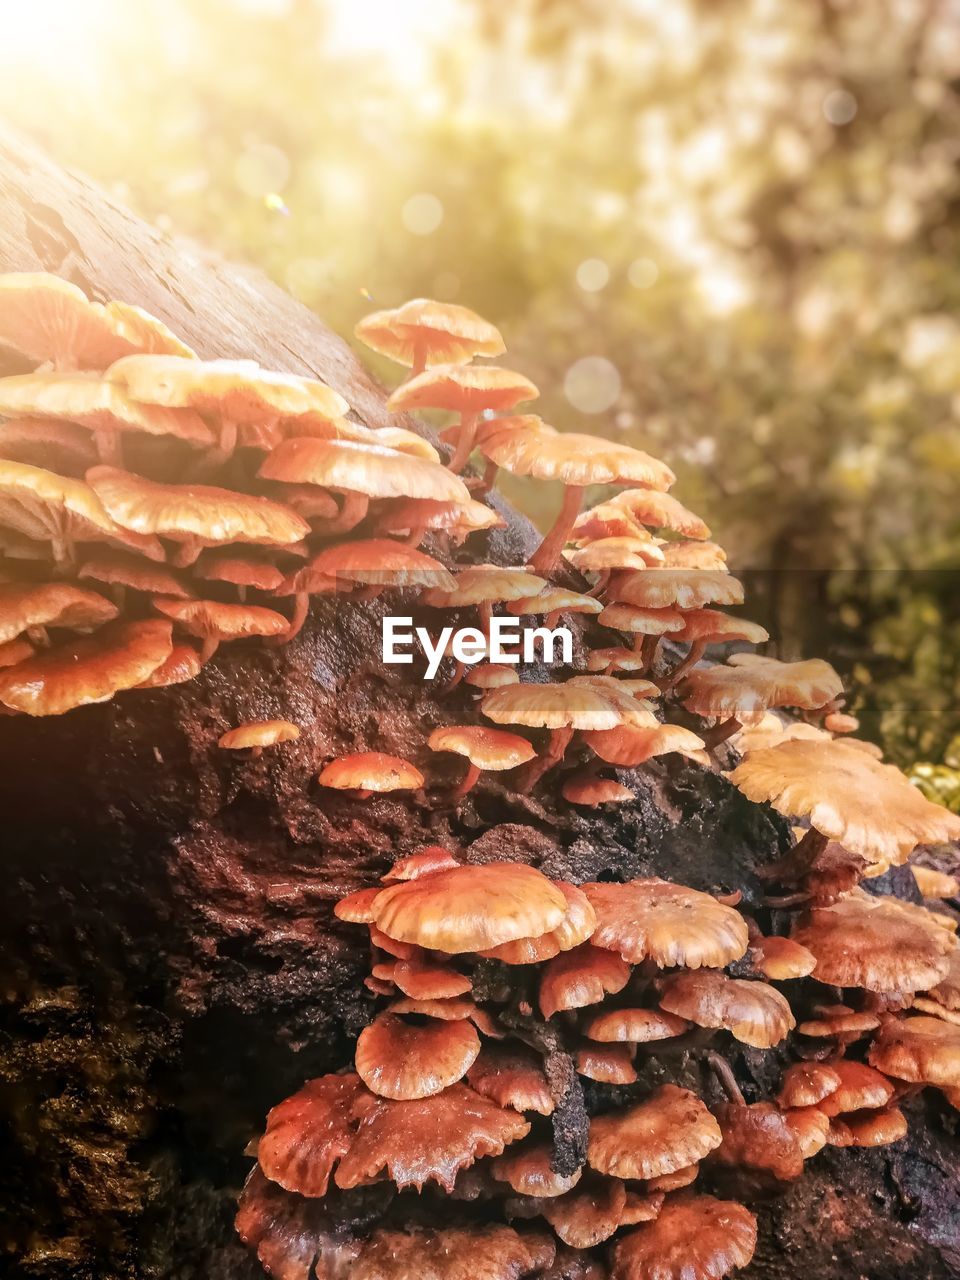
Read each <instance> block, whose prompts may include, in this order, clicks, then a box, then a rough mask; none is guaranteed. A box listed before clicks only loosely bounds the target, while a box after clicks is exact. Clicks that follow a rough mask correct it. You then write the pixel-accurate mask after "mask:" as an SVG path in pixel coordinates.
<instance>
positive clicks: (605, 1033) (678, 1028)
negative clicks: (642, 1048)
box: [583, 1009, 690, 1044]
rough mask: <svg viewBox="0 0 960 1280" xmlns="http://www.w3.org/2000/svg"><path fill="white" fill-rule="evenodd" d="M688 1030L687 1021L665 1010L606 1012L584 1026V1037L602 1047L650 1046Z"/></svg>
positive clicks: (614, 1010) (589, 1020)
mask: <svg viewBox="0 0 960 1280" xmlns="http://www.w3.org/2000/svg"><path fill="white" fill-rule="evenodd" d="M689 1027H690V1024H689V1022H687V1021H686V1020H685V1019H683V1018H677V1017H675V1016H674V1015H673V1014H672V1013H664V1012H663V1010H662V1009H607V1010H605V1011H604V1012H602V1013H597V1014H594V1016H593V1017H592V1018H589V1019H588V1020H587V1022H586V1023H584V1027H583V1034H584V1035H585V1036H587V1038H588V1039H590V1040H599V1041H600V1042H601V1043H602V1044H609V1043H616V1042H625V1043H627V1044H649V1043H650V1042H651V1041H653V1040H669V1039H670V1038H671V1037H672V1036H679V1035H682V1034H683V1032H684V1031H687V1030H689Z"/></svg>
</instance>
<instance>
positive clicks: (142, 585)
mask: <svg viewBox="0 0 960 1280" xmlns="http://www.w3.org/2000/svg"><path fill="white" fill-rule="evenodd" d="M77 577H78V578H90V579H92V580H93V581H94V582H105V583H108V584H109V585H111V586H121V587H129V588H130V589H131V590H132V591H146V592H148V593H149V594H150V595H155V596H170V597H172V598H173V599H177V600H187V599H189V598H190V596H191V595H192V594H193V593H192V591H191V590H190V588H189V587H188V586H187V585H186V584H185V583H184V581H183V579H182V578H180V577H179V576H178V574H176V573H175V572H174V571H173V570H172V569H168V568H167V566H166V565H162V564H154V563H153V562H152V561H149V560H142V559H141V558H140V557H139V556H135V555H131V554H130V553H129V552H126V551H111V550H110V549H104V550H103V551H96V552H94V553H93V554H92V555H89V556H87V558H86V559H85V560H84V561H83V563H82V564H81V565H80V568H79V569H78V570H77Z"/></svg>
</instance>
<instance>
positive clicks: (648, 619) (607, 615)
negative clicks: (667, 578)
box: [597, 604, 684, 636]
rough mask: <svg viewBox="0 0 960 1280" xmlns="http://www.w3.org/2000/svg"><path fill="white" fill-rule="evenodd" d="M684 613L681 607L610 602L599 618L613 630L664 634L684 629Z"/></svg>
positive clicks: (599, 620) (645, 634)
mask: <svg viewBox="0 0 960 1280" xmlns="http://www.w3.org/2000/svg"><path fill="white" fill-rule="evenodd" d="M683 620H684V615H683V614H682V613H681V612H680V610H679V609H638V608H637V606H636V605H632V604H608V605H606V606H605V607H604V609H603V612H602V613H601V614H600V616H599V617H598V618H597V621H598V622H599V623H600V624H601V626H604V627H610V628H611V629H612V630H613V631H627V632H630V633H631V634H634V635H644V636H663V635H667V634H668V633H670V632H676V631H681V630H682V629H683Z"/></svg>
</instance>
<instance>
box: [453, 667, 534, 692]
mask: <svg viewBox="0 0 960 1280" xmlns="http://www.w3.org/2000/svg"><path fill="white" fill-rule="evenodd" d="M463 682H464V684H469V685H471V686H472V687H473V688H475V689H503V688H505V686H506V685H508V684H519V683H520V677H519V675H518V674H517V672H516V670H515V669H514V668H513V667H508V666H505V665H504V664H503V663H502V662H481V663H479V664H478V665H477V666H475V667H471V668H470V670H469V671H468V672H467V674H466V675H465V676H464V677H463Z"/></svg>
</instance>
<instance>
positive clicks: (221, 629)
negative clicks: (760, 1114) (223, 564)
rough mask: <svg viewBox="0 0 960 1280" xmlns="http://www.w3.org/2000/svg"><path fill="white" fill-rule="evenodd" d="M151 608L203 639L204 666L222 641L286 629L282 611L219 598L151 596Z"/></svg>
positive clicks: (273, 634)
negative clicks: (227, 602)
mask: <svg viewBox="0 0 960 1280" xmlns="http://www.w3.org/2000/svg"><path fill="white" fill-rule="evenodd" d="M153 607H154V608H155V609H157V610H158V611H159V612H160V613H162V614H164V616H165V617H167V618H172V619H173V621H174V622H175V623H176V625H177V626H178V627H179V628H180V629H181V630H182V631H186V633H187V635H191V636H196V637H197V639H198V640H202V641H203V644H202V646H201V649H200V663H201V665H205V664H206V663H207V662H209V661H210V659H211V658H212V657H213V655H214V654H215V653H216V652H217V649H218V648H219V647H220V645H221V644H222V643H223V642H224V641H228V640H247V639H249V638H251V637H252V636H279V635H283V634H284V632H285V631H286V629H287V620H286V618H285V617H284V616H283V614H282V613H276V612H275V611H274V610H273V609H263V608H261V607H260V606H259V605H254V604H223V603H222V602H221V601H219V600H171V599H169V597H167V596H154V598H153Z"/></svg>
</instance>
